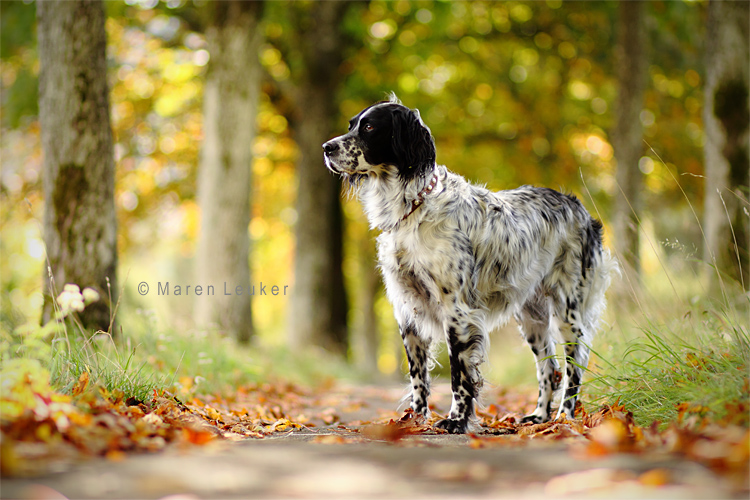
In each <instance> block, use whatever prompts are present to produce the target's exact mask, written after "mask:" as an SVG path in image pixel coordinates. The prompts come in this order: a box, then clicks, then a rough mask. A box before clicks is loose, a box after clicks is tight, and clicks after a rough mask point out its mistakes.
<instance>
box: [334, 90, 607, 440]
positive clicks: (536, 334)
mask: <svg viewBox="0 0 750 500" xmlns="http://www.w3.org/2000/svg"><path fill="white" fill-rule="evenodd" d="M323 151H324V159H325V164H326V167H327V168H328V169H329V170H330V171H331V172H333V173H335V174H337V175H339V176H341V178H342V179H343V181H344V182H345V183H346V184H348V185H349V186H350V187H351V189H352V191H353V192H354V193H355V194H356V195H357V196H358V198H359V200H360V201H361V203H362V205H363V207H364V211H365V213H366V215H367V219H368V221H369V224H370V226H371V227H372V228H377V229H379V230H380V231H381V233H380V235H379V236H378V238H377V247H378V251H377V255H378V264H379V267H380V270H381V272H382V275H383V280H384V282H385V287H386V294H387V297H388V299H389V301H390V302H391V304H392V305H393V310H394V315H395V317H396V320H397V322H398V326H399V330H400V333H401V338H402V339H403V343H404V347H405V348H406V357H407V360H408V363H409V375H410V379H411V391H410V392H411V400H410V406H411V408H412V409H413V411H414V412H415V413H417V414H421V415H425V416H429V408H428V406H427V399H428V397H429V394H430V374H429V371H430V368H431V367H432V365H433V364H434V361H433V357H432V349H431V346H432V345H433V343H435V342H436V341H439V340H440V339H443V338H444V339H445V340H446V343H447V345H448V354H449V358H450V370H451V390H452V401H451V408H450V414H449V416H448V417H447V418H445V419H443V420H440V421H438V422H437V423H436V424H435V426H436V427H438V428H442V429H445V430H447V431H448V432H449V433H466V432H467V431H468V430H469V429H470V428H473V427H474V426H475V424H476V419H475V412H474V407H475V403H476V402H477V401H478V398H479V391H480V388H481V386H482V382H483V379H482V377H481V375H480V371H479V366H480V365H481V364H482V363H483V362H484V361H485V359H486V354H487V347H488V341H489V340H488V332H490V331H491V330H493V329H494V328H496V327H497V326H500V325H502V324H504V323H506V322H508V321H509V320H510V319H511V318H514V319H515V320H516V321H517V323H518V325H519V328H520V330H521V333H522V335H523V337H524V338H525V340H526V342H527V343H528V344H529V346H530V347H531V351H532V352H533V354H534V357H535V359H536V368H537V378H538V381H539V397H538V400H537V405H536V409H535V410H534V411H533V412H532V413H531V414H529V415H527V416H525V417H523V419H522V422H534V423H540V422H545V421H548V420H549V419H550V417H551V413H552V408H551V403H552V399H553V393H554V391H555V390H557V389H558V385H559V379H560V375H561V374H560V372H559V369H560V368H559V364H558V362H557V360H556V358H555V343H564V351H565V372H564V377H563V380H562V388H563V389H564V391H563V396H562V401H561V404H560V406H559V410H558V413H557V416H556V418H559V417H561V416H563V415H564V416H565V417H567V418H568V419H571V420H572V419H573V418H574V410H575V406H576V399H577V397H578V394H579V388H580V385H581V379H582V376H583V371H584V369H585V368H586V366H587V364H588V358H589V352H590V345H591V341H592V339H593V337H594V333H595V331H596V330H597V327H598V323H599V319H600V317H601V315H602V313H603V312H604V309H605V297H604V292H605V290H606V289H607V287H608V286H609V283H610V274H611V273H612V272H613V271H615V270H616V269H617V264H616V263H615V261H614V259H613V258H612V257H611V255H610V253H609V251H608V250H606V249H604V248H603V246H602V224H601V222H599V221H598V220H596V219H594V218H592V217H591V215H590V214H589V213H588V212H587V211H586V209H585V208H584V207H583V205H582V204H581V203H580V201H578V199H576V198H575V197H574V196H572V195H569V194H563V193H560V192H557V191H554V190H552V189H546V188H538V187H530V186H523V187H520V188H517V189H513V190H508V191H499V192H491V191H489V190H488V189H485V188H484V187H480V186H477V185H474V184H471V183H469V182H467V181H466V180H465V179H464V178H463V177H461V176H459V175H457V174H455V173H453V172H451V171H449V170H448V169H447V168H446V167H445V166H442V165H437V164H436V162H435V158H436V150H435V141H434V139H433V137H432V133H431V132H430V129H429V128H428V127H427V126H426V125H425V124H424V122H423V121H422V119H421V117H420V114H419V111H417V110H412V109H409V108H408V107H406V106H404V105H402V104H401V102H400V101H399V100H398V98H397V97H396V96H395V95H393V94H391V96H390V98H389V100H387V101H381V102H379V103H376V104H374V105H372V106H370V107H368V108H366V109H364V110H363V111H362V112H360V113H359V114H358V115H357V116H355V117H354V118H352V119H351V120H350V122H349V131H348V132H347V133H346V134H344V135H341V136H339V137H336V138H334V139H331V140H330V141H328V142H326V143H325V144H323Z"/></svg>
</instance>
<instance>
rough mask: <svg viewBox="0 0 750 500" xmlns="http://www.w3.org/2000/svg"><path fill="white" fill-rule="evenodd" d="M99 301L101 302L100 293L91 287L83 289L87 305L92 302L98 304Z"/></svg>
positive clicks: (84, 300)
mask: <svg viewBox="0 0 750 500" xmlns="http://www.w3.org/2000/svg"><path fill="white" fill-rule="evenodd" d="M97 300H99V292H97V291H96V290H94V289H93V288H91V287H86V288H84V289H83V302H84V303H85V304H86V305H89V304H91V303H92V302H96V301H97Z"/></svg>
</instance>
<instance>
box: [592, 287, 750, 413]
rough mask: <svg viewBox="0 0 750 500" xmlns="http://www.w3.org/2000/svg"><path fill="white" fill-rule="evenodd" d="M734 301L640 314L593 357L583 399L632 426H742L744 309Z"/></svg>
mask: <svg viewBox="0 0 750 500" xmlns="http://www.w3.org/2000/svg"><path fill="white" fill-rule="evenodd" d="M734 296H735V297H736V298H737V301H736V302H735V303H734V304H720V305H716V304H710V303H706V304H701V303H697V304H695V305H694V306H690V307H689V308H688V310H687V312H685V309H684V307H683V306H684V305H685V304H684V303H680V305H677V304H674V305H673V306H672V307H668V308H666V309H665V308H664V306H663V305H660V306H659V307H658V311H657V312H654V311H649V310H645V309H641V311H640V317H635V318H634V319H631V321H632V323H630V325H629V326H630V328H631V329H632V331H630V332H626V333H624V334H623V337H622V338H621V339H620V340H619V341H614V342H611V343H610V344H609V345H607V343H606V342H605V343H604V345H600V346H598V347H597V349H596V350H595V351H594V356H595V360H596V361H595V362H594V363H593V365H594V366H592V367H590V368H591V371H592V372H593V374H590V375H589V376H588V381H587V382H586V383H585V384H584V393H585V394H586V396H587V399H586V401H588V402H589V403H590V404H591V405H592V406H596V405H600V404H603V403H608V404H613V403H614V402H619V403H620V404H623V405H625V407H626V409H628V410H630V411H632V412H633V414H634V417H635V419H636V422H637V423H638V424H640V425H649V424H651V423H652V422H654V421H658V422H661V423H663V424H664V423H668V422H672V421H674V420H677V419H681V418H682V419H685V417H686V416H689V415H692V414H696V415H699V416H702V417H706V418H708V419H709V420H711V421H725V422H732V423H738V424H742V425H746V426H747V425H750V418H749V417H748V409H750V394H749V392H748V380H749V377H750V375H749V370H750V337H749V336H748V323H747V321H746V318H747V317H748V314H747V311H748V304H747V300H746V298H744V297H743V294H742V293H737V294H735V295H734ZM701 306H702V307H701ZM676 313H677V314H676ZM743 318H744V319H743ZM624 323H627V321H626V320H620V321H618V324H620V325H622V324H624ZM627 329H628V328H627V327H622V326H621V330H627Z"/></svg>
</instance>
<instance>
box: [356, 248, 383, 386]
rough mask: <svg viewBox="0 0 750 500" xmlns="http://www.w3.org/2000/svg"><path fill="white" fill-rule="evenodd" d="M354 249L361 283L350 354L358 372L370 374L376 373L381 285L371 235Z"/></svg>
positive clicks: (374, 374) (378, 348) (377, 372)
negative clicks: (355, 328)
mask: <svg viewBox="0 0 750 500" xmlns="http://www.w3.org/2000/svg"><path fill="white" fill-rule="evenodd" d="M358 253H359V258H358V260H359V262H360V272H359V275H360V276H361V278H362V285H361V287H360V290H359V293H358V294H357V309H358V311H359V315H358V316H359V318H358V319H359V321H358V322H357V324H356V327H357V332H356V336H354V337H355V338H356V344H355V345H354V346H353V348H352V351H353V353H352V354H353V357H354V359H355V360H356V363H357V366H358V367H359V368H361V370H362V372H363V373H366V374H368V375H370V376H371V377H374V376H376V375H378V374H379V369H378V351H379V350H380V330H379V329H378V316H377V311H376V309H375V303H376V301H377V299H378V297H379V296H380V295H381V294H382V291H383V286H382V281H381V279H380V273H379V272H378V271H377V268H376V260H377V258H376V256H375V248H374V242H373V240H372V238H368V237H365V238H363V239H362V240H361V243H360V249H359V252H358Z"/></svg>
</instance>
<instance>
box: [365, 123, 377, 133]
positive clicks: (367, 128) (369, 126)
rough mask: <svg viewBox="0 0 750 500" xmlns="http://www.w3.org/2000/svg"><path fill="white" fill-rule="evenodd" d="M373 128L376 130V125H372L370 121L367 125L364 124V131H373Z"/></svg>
mask: <svg viewBox="0 0 750 500" xmlns="http://www.w3.org/2000/svg"><path fill="white" fill-rule="evenodd" d="M373 130H375V127H373V126H372V125H370V124H369V123H368V124H367V125H365V126H364V131H365V132H372V131H373Z"/></svg>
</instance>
